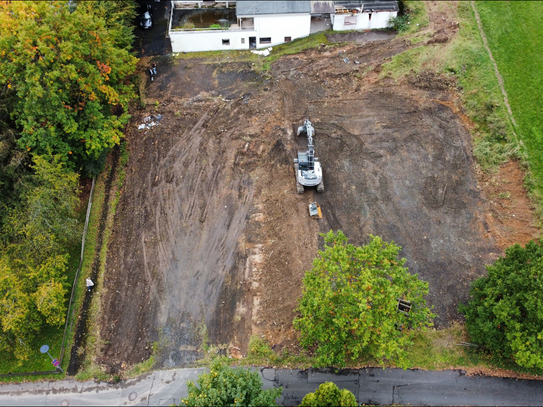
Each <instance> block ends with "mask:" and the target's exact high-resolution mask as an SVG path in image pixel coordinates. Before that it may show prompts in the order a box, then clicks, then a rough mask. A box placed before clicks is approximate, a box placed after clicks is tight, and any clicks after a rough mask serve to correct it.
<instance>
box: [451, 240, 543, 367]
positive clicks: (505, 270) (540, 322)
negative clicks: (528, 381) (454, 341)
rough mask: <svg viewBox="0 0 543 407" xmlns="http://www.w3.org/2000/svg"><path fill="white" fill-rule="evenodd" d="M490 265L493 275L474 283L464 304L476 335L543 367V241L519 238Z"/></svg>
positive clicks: (502, 354)
mask: <svg viewBox="0 0 543 407" xmlns="http://www.w3.org/2000/svg"><path fill="white" fill-rule="evenodd" d="M487 270H488V276H486V277H481V278H479V279H477V280H475V281H474V282H473V283H472V285H471V290H470V300H469V302H468V304H467V305H465V304H463V305H461V306H460V312H462V313H463V314H464V315H465V316H466V329H467V331H468V334H469V336H470V337H471V341H472V342H474V343H476V344H478V345H481V346H482V347H483V349H484V350H485V351H487V352H489V353H491V354H492V355H493V356H497V357H499V358H508V359H513V360H514V361H515V363H517V364H518V365H519V366H523V367H528V368H532V367H538V368H543V313H542V311H541V310H542V305H543V300H542V296H541V293H542V292H543V250H542V248H541V245H540V244H538V243H536V242H534V241H531V242H530V243H528V244H527V245H526V246H525V247H524V248H522V247H521V246H520V245H518V244H515V245H514V246H511V247H509V248H508V249H507V250H506V251H505V257H500V258H499V259H498V260H496V261H495V262H494V264H493V265H490V266H487Z"/></svg>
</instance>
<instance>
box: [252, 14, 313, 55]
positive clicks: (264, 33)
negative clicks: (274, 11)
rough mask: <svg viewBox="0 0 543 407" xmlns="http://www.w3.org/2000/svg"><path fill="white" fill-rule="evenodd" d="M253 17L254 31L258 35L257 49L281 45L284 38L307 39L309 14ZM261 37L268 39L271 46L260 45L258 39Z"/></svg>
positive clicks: (309, 21)
mask: <svg viewBox="0 0 543 407" xmlns="http://www.w3.org/2000/svg"><path fill="white" fill-rule="evenodd" d="M254 17H255V20H254V21H255V31H256V32H257V33H258V34H257V39H256V47H257V48H266V47H269V46H274V45H279V44H283V43H284V42H285V37H291V39H292V40H294V39H296V38H301V37H307V36H308V35H309V33H310V30H311V16H310V15H309V14H282V15H262V16H258V15H257V16H254ZM262 37H270V38H271V44H261V43H260V38H262Z"/></svg>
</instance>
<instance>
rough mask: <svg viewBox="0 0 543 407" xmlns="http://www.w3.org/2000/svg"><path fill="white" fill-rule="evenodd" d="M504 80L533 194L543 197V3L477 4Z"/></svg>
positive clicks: (486, 2) (484, 2) (499, 2)
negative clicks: (524, 147) (527, 164)
mask: <svg viewBox="0 0 543 407" xmlns="http://www.w3.org/2000/svg"><path fill="white" fill-rule="evenodd" d="M475 5H476V8H477V11H478V12H479V15H480V17H481V22H482V24H483V30H484V32H485V35H486V37H487V40H488V45H489V47H490V50H491V51H492V55H493V56H494V59H495V60H496V63H497V65H498V69H499V71H500V73H501V75H502V77H503V80H504V85H505V90H506V92H507V95H508V98H509V103H510V105H511V110H512V111H513V117H514V119H515V121H516V122H517V128H516V131H517V135H518V136H519V137H520V139H521V140H522V141H523V142H524V144H525V146H526V150H527V153H528V161H529V164H530V168H531V171H532V176H533V187H534V189H535V190H534V192H535V193H536V194H537V195H538V196H539V197H541V196H543V155H542V152H543V75H542V72H543V2H540V1H514V2H508V1H478V2H476V3H475Z"/></svg>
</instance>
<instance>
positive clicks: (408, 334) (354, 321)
mask: <svg viewBox="0 0 543 407" xmlns="http://www.w3.org/2000/svg"><path fill="white" fill-rule="evenodd" d="M324 240H325V245H324V250H323V251H319V256H318V257H317V258H316V259H315V260H314V261H313V268H312V269H311V271H308V272H307V273H306V275H305V277H304V279H303V296H302V298H301V299H300V301H299V307H298V312H299V314H300V317H299V318H296V319H295V320H294V326H295V328H296V329H298V330H299V331H300V334H301V335H300V342H301V345H302V346H303V347H304V348H306V349H312V350H313V349H314V350H315V355H316V360H317V365H318V366H333V365H336V366H345V364H346V361H347V359H356V358H358V357H359V356H361V355H368V356H371V357H374V358H377V359H380V360H382V361H383V363H384V362H385V361H386V360H395V362H396V363H397V365H398V366H401V367H405V366H406V358H405V356H406V352H405V347H406V346H407V345H410V344H412V335H413V332H412V330H413V329H421V330H424V329H426V327H428V326H432V323H431V319H432V318H433V317H434V315H433V314H432V313H431V312H430V310H429V309H428V308H427V307H426V302H425V300H424V296H425V295H426V294H428V283H426V282H424V281H421V280H419V279H418V277H417V275H416V274H414V275H412V274H410V273H409V272H408V270H407V268H405V267H403V264H404V263H405V259H400V260H399V259H398V253H399V251H400V247H399V246H396V245H395V244H394V243H393V242H391V243H387V242H383V240H382V239H381V238H380V237H377V236H371V241H370V243H369V244H367V245H365V246H362V247H358V246H354V245H352V244H349V243H348V240H347V237H346V236H345V235H344V234H343V233H342V232H341V231H338V232H337V233H334V232H332V231H330V232H328V233H327V234H326V235H324ZM398 299H402V300H405V301H410V302H411V305H412V308H411V311H410V312H409V313H408V315H407V314H406V313H403V312H398V310H397V306H398Z"/></svg>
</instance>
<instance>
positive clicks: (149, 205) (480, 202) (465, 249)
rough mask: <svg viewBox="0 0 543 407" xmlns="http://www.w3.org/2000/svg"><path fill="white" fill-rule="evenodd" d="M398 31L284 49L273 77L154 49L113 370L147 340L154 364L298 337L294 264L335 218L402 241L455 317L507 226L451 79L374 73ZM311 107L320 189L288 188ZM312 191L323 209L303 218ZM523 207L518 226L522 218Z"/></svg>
mask: <svg viewBox="0 0 543 407" xmlns="http://www.w3.org/2000/svg"><path fill="white" fill-rule="evenodd" d="M437 21H441V20H437ZM445 23H447V24H448V25H446V27H452V28H451V30H452V31H446V30H444V31H442V33H443V32H445V33H448V35H454V30H455V28H454V27H455V25H454V24H450V23H452V22H451V21H445ZM445 23H443V24H445ZM444 27H445V26H444ZM439 29H441V28H439ZM435 31H436V32H437V31H438V30H435ZM434 46H435V45H434ZM437 46H439V45H437ZM407 47H408V45H407V44H406V43H405V42H404V41H403V40H401V39H385V40H383V41H374V42H363V41H361V43H359V44H357V43H352V44H350V45H347V46H342V47H341V48H340V49H338V48H334V47H330V46H325V47H321V48H319V49H315V50H310V51H307V52H303V53H300V54H297V55H292V56H288V57H284V58H281V59H280V60H278V61H277V62H275V63H274V64H273V66H272V70H271V76H270V77H269V78H264V77H261V76H260V75H258V74H256V73H255V72H254V71H253V69H252V67H251V65H250V64H249V63H240V62H233V63H213V64H210V63H206V61H202V60H186V61H179V62H178V63H175V64H173V65H169V66H166V65H159V69H160V73H159V75H158V76H157V79H156V80H155V82H154V83H152V84H151V85H150V86H149V88H148V90H147V91H148V95H149V97H150V98H152V99H151V100H153V101H154V100H157V101H159V104H158V106H156V107H155V108H148V109H147V110H146V111H136V112H134V119H133V125H132V126H131V129H132V130H131V131H130V133H129V134H128V135H127V137H128V140H129V143H130V144H129V145H130V163H129V169H128V171H127V176H126V181H125V187H124V189H123V193H122V196H121V200H120V203H119V206H118V210H117V215H116V220H115V230H114V233H113V236H112V237H111V240H110V241H111V245H110V247H109V253H108V260H107V275H106V278H105V286H104V289H105V290H106V292H105V293H104V296H103V298H104V303H103V305H102V309H103V310H106V312H105V314H104V315H103V317H102V320H101V325H100V327H99V329H100V332H101V338H102V340H103V343H105V345H104V346H103V349H102V353H101V360H100V361H101V362H102V363H103V364H105V365H107V366H108V367H109V368H110V370H111V371H119V370H122V368H123V367H124V366H125V365H126V364H132V363H136V362H139V361H141V360H142V359H145V358H146V357H148V355H149V354H150V352H151V343H152V342H155V341H156V342H158V343H159V351H158V354H157V361H158V363H159V366H161V367H170V366H179V365H186V364H188V363H190V362H192V361H194V360H195V359H196V358H198V357H199V356H200V355H201V353H200V346H201V342H202V339H203V338H206V340H207V341H209V342H212V343H221V344H228V345H229V346H230V351H231V352H232V353H233V354H236V352H238V353H243V352H244V351H245V350H246V347H247V343H248V339H249V337H250V335H251V334H259V335H265V336H266V337H268V338H269V340H270V341H271V342H272V343H273V344H275V345H277V346H278V347H279V348H281V347H290V348H291V349H292V348H296V334H295V333H294V331H293V329H292V319H293V317H294V316H295V308H296V305H297V298H298V297H299V296H300V294H301V279H302V277H303V275H304V272H305V270H308V269H310V268H311V263H312V259H313V258H314V257H315V255H316V253H317V250H318V248H319V245H322V238H320V237H319V232H326V231H328V230H330V229H333V230H342V231H343V232H344V233H345V234H346V235H347V236H348V237H349V238H350V241H351V242H352V243H355V244H363V243H365V242H366V241H367V239H368V234H374V235H381V236H382V237H383V238H385V239H386V240H393V241H394V242H396V243H397V244H399V245H400V246H402V247H403V250H402V256H404V257H405V258H406V259H407V262H406V265H407V266H408V267H409V269H410V270H411V272H413V273H418V274H419V276H420V277H421V278H422V279H424V280H426V281H428V282H429V284H430V295H429V297H428V302H429V303H430V304H431V305H433V306H434V307H435V312H436V313H437V314H438V318H437V320H436V324H437V326H445V325H447V324H448V323H449V322H451V321H453V320H455V319H457V318H458V317H459V316H458V313H457V305H458V303H459V302H460V301H463V300H465V299H466V298H467V292H468V286H469V284H470V282H471V281H473V280H474V279H475V278H477V277H479V276H481V275H482V274H483V273H484V272H485V268H484V265H485V263H489V262H490V261H492V260H493V259H495V258H496V257H497V256H498V255H499V254H500V253H501V250H502V249H503V247H504V246H503V244H501V243H500V242H501V241H500V240H499V239H500V237H499V236H498V234H499V235H500V236H501V235H504V234H506V233H505V231H506V230H508V229H507V228H506V227H502V226H501V224H500V225H498V223H500V222H504V221H505V222H507V220H506V219H504V218H503V216H502V215H503V211H502V208H501V207H500V205H494V206H492V205H493V204H492V202H495V201H492V202H489V201H488V200H487V199H486V198H485V194H484V193H483V192H481V184H480V183H479V182H478V176H477V171H476V168H475V165H474V162H473V157H472V153H471V140H470V136H469V133H468V130H467V128H466V119H465V117H464V116H463V115H462V114H460V113H459V111H458V109H456V108H455V106H458V100H457V99H456V97H455V95H454V93H453V92H451V87H453V88H454V83H450V82H449V79H447V78H444V77H441V76H439V75H430V76H428V75H422V76H419V77H413V78H411V80H409V81H401V82H398V83H396V82H394V81H393V80H392V79H390V78H386V77H385V78H380V77H379V72H380V67H381V64H383V63H384V62H386V61H387V60H388V59H389V58H390V57H391V56H393V55H395V54H397V53H399V52H401V51H403V50H404V49H406V48H407ZM340 50H341V51H342V53H341V55H339V51H340ZM345 57H347V58H348V60H349V62H348V63H346V62H345V60H344V58H345ZM150 114H161V115H162V116H163V118H162V120H161V122H160V125H159V126H157V127H154V128H152V129H150V130H144V131H138V130H136V127H137V125H138V124H139V123H142V120H143V118H144V117H146V116H148V115H150ZM305 118H309V119H310V120H312V122H313V124H314V126H315V129H316V136H315V151H316V156H317V157H319V159H320V161H321V163H322V165H323V168H324V183H325V192H324V193H323V194H317V192H316V191H313V190H307V191H306V192H305V193H304V194H303V195H298V194H297V193H296V188H295V183H294V173H293V167H292V159H293V158H294V157H295V156H296V151H297V150H298V149H300V150H303V149H304V148H305V147H306V140H305V139H303V138H297V137H296V134H295V128H296V127H297V126H299V125H301V123H302V121H303V119H305ZM511 171H513V172H515V171H517V173H518V169H515V168H513V169H512V170H511ZM504 177H507V175H504V176H503V177H502V178H501V179H503V178H504ZM514 177H516V175H513V178H514ZM515 179H516V178H515ZM513 182H518V180H515V181H513ZM502 184H503V183H502ZM501 193H503V192H496V195H498V194H501ZM513 193H515V194H517V193H518V194H521V192H520V191H515V192H513ZM503 194H504V195H499V196H500V197H506V196H507V194H505V193H503ZM499 199H502V198H499ZM503 199H506V198H503ZM514 199H517V197H515V198H514ZM522 199H525V198H522ZM520 200H521V198H518V199H517V201H515V202H520ZM312 201H316V202H318V203H320V204H321V206H322V208H323V214H324V217H323V219H320V220H314V219H310V218H309V216H308V209H307V207H308V203H309V202H312ZM500 202H501V201H500ZM523 202H524V201H523ZM502 203H503V202H502ZM511 204H513V200H511ZM510 210H513V209H510ZM522 210H523V211H525V216H524V217H523V218H522V219H523V220H522V221H519V222H518V223H515V224H514V225H512V226H511V228H514V229H515V230H517V229H523V228H525V226H526V223H527V222H528V223H529V221H530V216H531V212H530V208H529V207H526V208H524V209H522ZM491 211H496V213H497V214H498V215H497V216H496V217H492V216H490V215H489V213H491ZM492 213H494V212H492ZM496 219H498V220H496ZM516 220H519V218H516ZM507 227H509V226H507ZM500 228H502V229H500ZM515 230H510V231H509V235H513V236H514V233H515ZM500 231H501V232H500ZM532 235H533V234H532ZM526 238H527V236H526ZM204 326H205V327H206V329H203V327H204Z"/></svg>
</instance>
